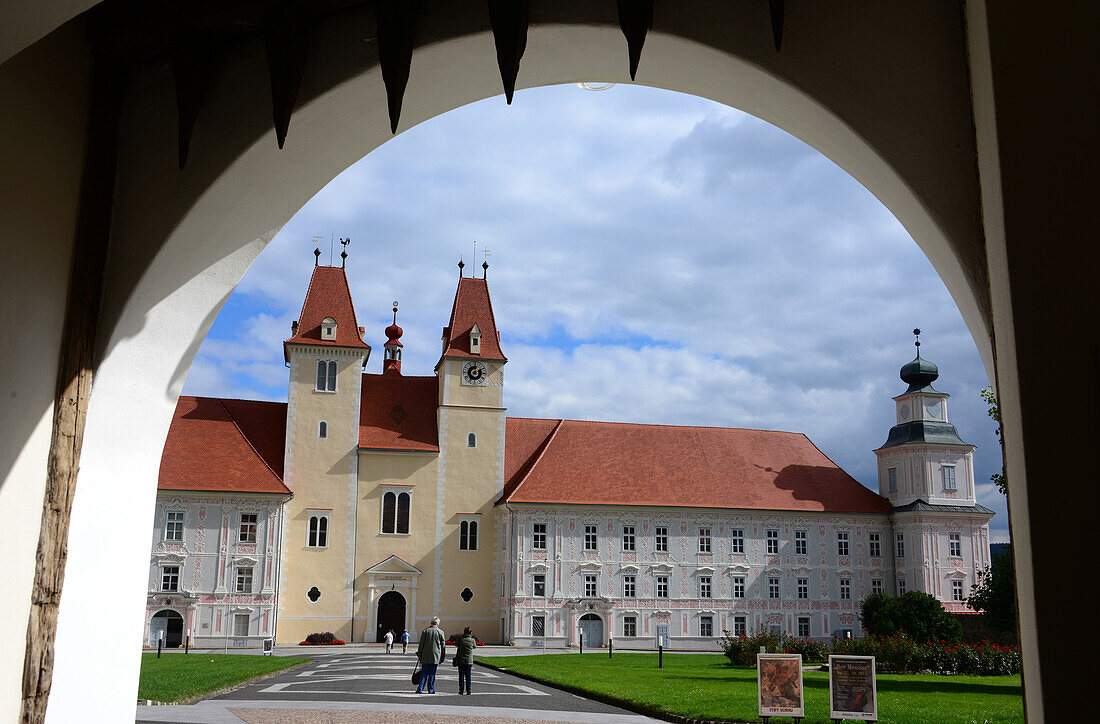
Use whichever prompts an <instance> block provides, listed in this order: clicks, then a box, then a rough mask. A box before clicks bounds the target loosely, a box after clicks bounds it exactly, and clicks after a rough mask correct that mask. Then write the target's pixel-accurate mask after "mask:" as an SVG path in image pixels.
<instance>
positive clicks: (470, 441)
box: [466, 432, 477, 447]
mask: <svg viewBox="0 0 1100 724" xmlns="http://www.w3.org/2000/svg"><path fill="white" fill-rule="evenodd" d="M466 447H477V435H475V434H474V433H472V432H471V433H470V434H469V435H467V436H466Z"/></svg>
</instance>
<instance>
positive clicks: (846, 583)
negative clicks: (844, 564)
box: [840, 578, 852, 601]
mask: <svg viewBox="0 0 1100 724" xmlns="http://www.w3.org/2000/svg"><path fill="white" fill-rule="evenodd" d="M851 599H852V579H851V578H841V579H840V600H842V601H850V600H851Z"/></svg>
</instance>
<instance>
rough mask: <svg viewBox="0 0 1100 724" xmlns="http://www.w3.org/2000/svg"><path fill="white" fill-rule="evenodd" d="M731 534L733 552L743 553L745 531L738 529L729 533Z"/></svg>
mask: <svg viewBox="0 0 1100 724" xmlns="http://www.w3.org/2000/svg"><path fill="white" fill-rule="evenodd" d="M730 532H731V533H732V538H731V539H732V540H733V552H734V553H744V552H745V531H743V530H741V529H740V528H735V529H734V530H732V531H730Z"/></svg>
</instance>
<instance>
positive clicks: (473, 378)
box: [462, 362, 489, 385]
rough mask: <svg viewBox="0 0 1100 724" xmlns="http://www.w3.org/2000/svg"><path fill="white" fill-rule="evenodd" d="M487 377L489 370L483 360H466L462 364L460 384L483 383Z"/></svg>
mask: <svg viewBox="0 0 1100 724" xmlns="http://www.w3.org/2000/svg"><path fill="white" fill-rule="evenodd" d="M488 377H489V370H488V368H486V367H485V363H484V362H467V363H466V364H465V365H463V366H462V384H464V385H484V384H485V380H486V378H488Z"/></svg>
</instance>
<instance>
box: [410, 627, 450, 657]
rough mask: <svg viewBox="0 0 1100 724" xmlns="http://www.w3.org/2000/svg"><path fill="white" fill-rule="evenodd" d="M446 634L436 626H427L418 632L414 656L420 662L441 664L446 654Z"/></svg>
mask: <svg viewBox="0 0 1100 724" xmlns="http://www.w3.org/2000/svg"><path fill="white" fill-rule="evenodd" d="M446 641H447V635H446V634H444V633H443V631H442V630H441V629H440V628H439V627H438V626H429V627H428V628H426V629H424V631H423V632H421V634H420V646H419V647H418V648H417V649H416V658H418V659H420V663H422V664H441V663H443V660H444V659H445V658H447V656H446V643H445V642H446Z"/></svg>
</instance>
